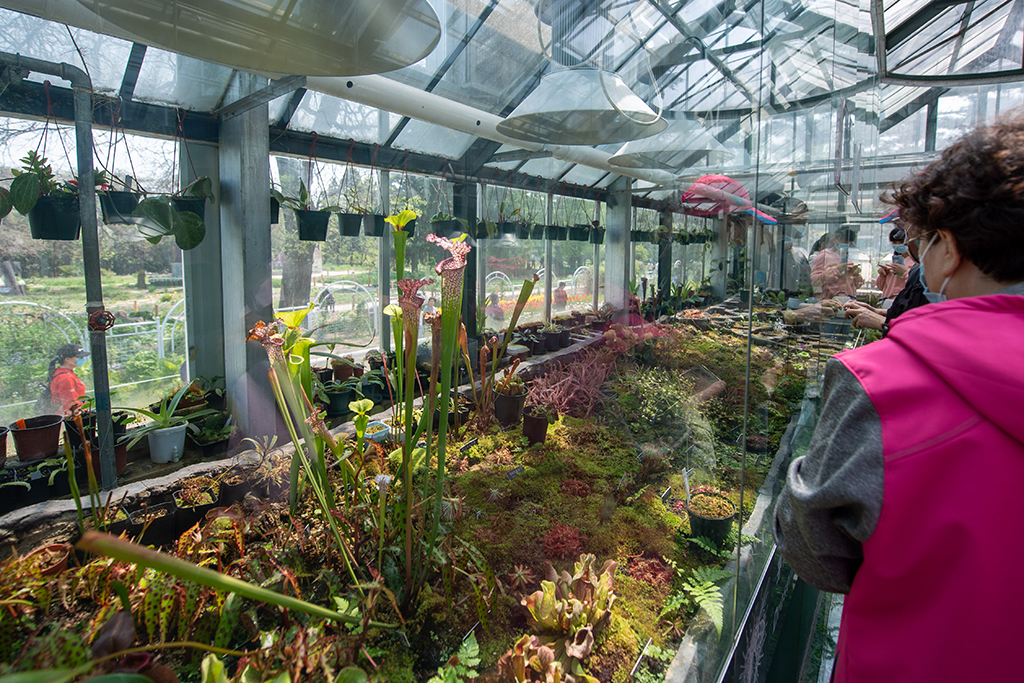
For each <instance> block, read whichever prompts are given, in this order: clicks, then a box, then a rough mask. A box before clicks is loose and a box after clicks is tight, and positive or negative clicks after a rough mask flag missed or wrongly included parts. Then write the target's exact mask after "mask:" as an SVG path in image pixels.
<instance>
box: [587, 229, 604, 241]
mask: <svg viewBox="0 0 1024 683" xmlns="http://www.w3.org/2000/svg"><path fill="white" fill-rule="evenodd" d="M590 243H591V244H604V228H591V230H590Z"/></svg>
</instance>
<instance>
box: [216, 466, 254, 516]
mask: <svg viewBox="0 0 1024 683" xmlns="http://www.w3.org/2000/svg"><path fill="white" fill-rule="evenodd" d="M250 491H252V483H251V482H250V481H249V475H248V473H247V472H246V471H245V470H244V469H242V468H241V467H239V466H237V465H236V466H235V467H232V468H231V469H230V470H228V471H227V472H225V473H224V477H223V478H222V479H221V480H220V504H221V505H223V506H228V505H232V504H234V503H238V502H241V501H242V500H245V496H246V495H247V494H248V493H249V492H250Z"/></svg>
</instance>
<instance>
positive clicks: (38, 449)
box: [7, 415, 63, 462]
mask: <svg viewBox="0 0 1024 683" xmlns="http://www.w3.org/2000/svg"><path fill="white" fill-rule="evenodd" d="M21 422H24V424H25V426H24V427H20V426H19V423H21ZM62 424H63V418H61V416H60V415H39V416H37V417H30V418H28V419H27V420H19V421H18V422H14V423H12V424H9V425H7V427H8V429H10V430H11V437H12V438H13V439H14V447H15V449H17V451H18V460H20V461H22V462H31V461H33V460H43V459H45V458H49V457H50V456H52V455H54V454H55V453H56V452H57V449H58V447H59V446H60V428H61V425H62Z"/></svg>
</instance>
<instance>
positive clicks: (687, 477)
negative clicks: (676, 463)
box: [683, 469, 693, 502]
mask: <svg viewBox="0 0 1024 683" xmlns="http://www.w3.org/2000/svg"><path fill="white" fill-rule="evenodd" d="M691 474H693V470H687V469H684V470H683V486H685V487H686V502H690V475H691Z"/></svg>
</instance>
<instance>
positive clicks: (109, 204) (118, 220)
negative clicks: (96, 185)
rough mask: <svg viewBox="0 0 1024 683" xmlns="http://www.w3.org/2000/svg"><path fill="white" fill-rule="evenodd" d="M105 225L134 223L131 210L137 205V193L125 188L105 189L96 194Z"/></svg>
mask: <svg viewBox="0 0 1024 683" xmlns="http://www.w3.org/2000/svg"><path fill="white" fill-rule="evenodd" d="M96 196H97V197H99V200H100V210H101V211H102V212H103V222H104V223H106V224H107V225H117V224H123V223H134V222H135V221H134V220H133V219H132V211H134V210H135V207H136V206H138V205H139V195H137V194H135V193H134V192H128V191H127V190H107V191H106V192H98V193H97V194H96Z"/></svg>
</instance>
